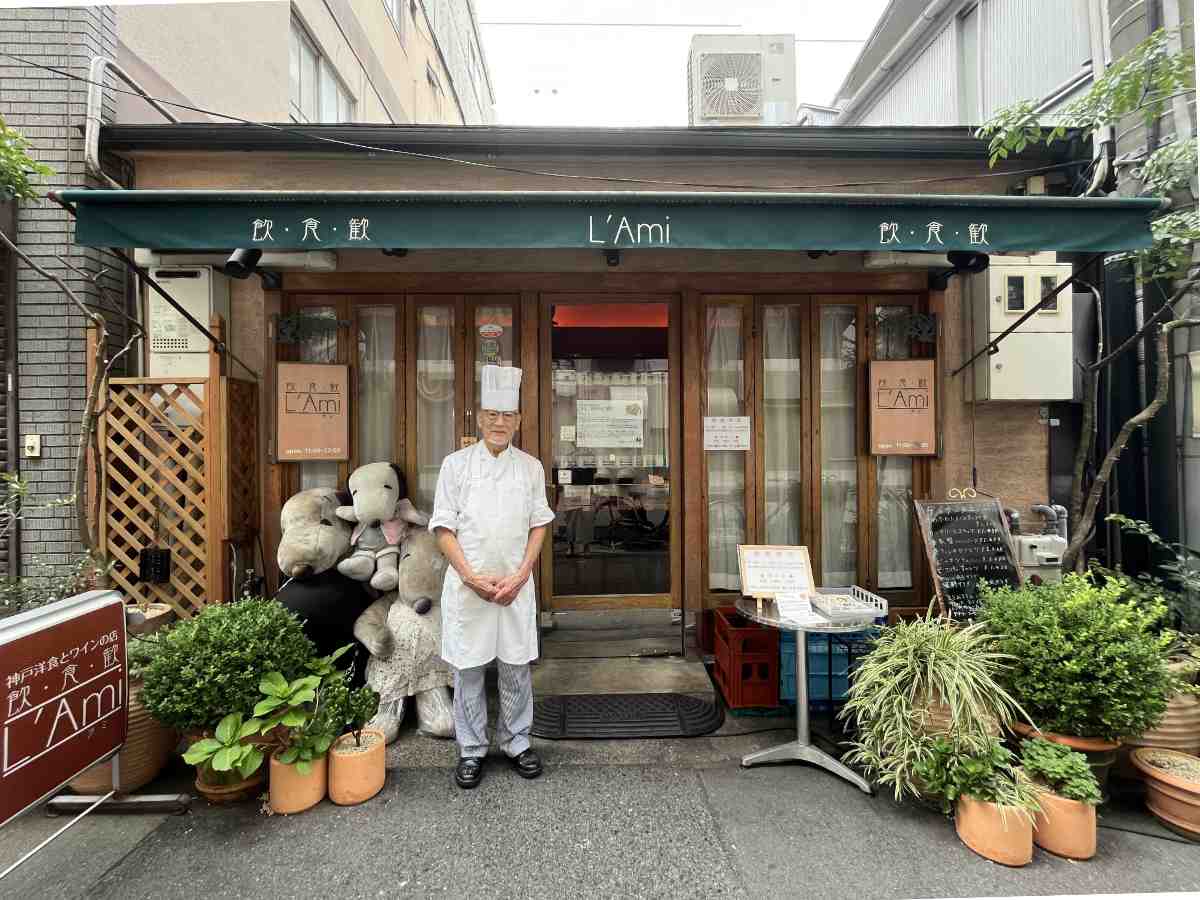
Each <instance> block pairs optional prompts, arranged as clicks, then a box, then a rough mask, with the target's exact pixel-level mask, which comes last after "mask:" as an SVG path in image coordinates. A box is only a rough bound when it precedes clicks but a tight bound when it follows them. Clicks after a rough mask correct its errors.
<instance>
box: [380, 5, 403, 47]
mask: <svg viewBox="0 0 1200 900" xmlns="http://www.w3.org/2000/svg"><path fill="white" fill-rule="evenodd" d="M383 8H384V9H385V10H387V15H388V18H389V19H391V20H392V25H393V26H395V28H396V35H397V36H398V37H399V38H400V43H402V44H403V43H404V39H405V36H406V35H405V28H404V0H383Z"/></svg>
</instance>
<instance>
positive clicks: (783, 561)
mask: <svg viewBox="0 0 1200 900" xmlns="http://www.w3.org/2000/svg"><path fill="white" fill-rule="evenodd" d="M737 552H738V570H739V572H740V573H741V576H742V594H743V595H744V596H747V597H764V598H773V597H774V596H775V595H776V594H793V595H794V594H801V595H804V596H810V595H811V594H812V593H813V592H814V591H815V590H816V584H815V583H814V581H813V572H812V562H811V561H810V560H809V558H808V548H807V547H793V546H779V545H773V544H738V548H737Z"/></svg>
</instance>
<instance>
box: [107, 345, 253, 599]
mask: <svg viewBox="0 0 1200 900" xmlns="http://www.w3.org/2000/svg"><path fill="white" fill-rule="evenodd" d="M211 371H212V374H211V375H210V377H209V378H192V379H189V380H188V381H187V383H181V379H168V378H112V379H109V381H108V382H107V384H106V393H105V398H104V406H103V409H104V412H103V414H102V416H101V418H100V423H99V446H100V451H101V452H100V461H99V462H100V465H99V473H98V474H99V482H100V488H101V496H100V529H99V535H100V542H101V545H102V546H103V548H104V551H105V553H106V554H107V557H108V559H109V560H110V561H111V562H112V571H111V579H112V583H113V586H114V587H116V588H117V589H119V590H121V591H123V592H124V593H125V595H126V596H127V597H128V598H129V600H130V601H133V602H160V603H168V604H170V605H171V606H172V607H173V608H174V609H175V611H176V612H177V613H178V614H179V615H181V616H184V617H189V616H192V615H194V614H195V613H197V612H199V611H200V610H202V609H203V608H204V607H205V606H207V605H208V604H210V603H215V602H221V601H222V600H225V599H226V598H228V597H229V596H230V594H231V584H230V583H231V575H230V567H229V558H230V553H229V548H230V546H232V545H234V544H237V545H240V546H242V547H245V548H251V547H252V546H253V543H254V538H255V535H256V532H257V529H258V497H259V491H258V388H257V385H255V384H254V383H253V382H248V381H239V380H237V379H233V378H229V377H227V376H224V375H221V374H220V369H219V365H217V363H216V361H215V358H214V365H213V366H212V370H211ZM214 388H215V389H214ZM151 547H169V548H170V550H171V580H170V582H169V583H166V584H150V583H143V582H141V581H139V580H138V578H137V576H138V570H139V553H140V551H141V550H142V549H143V548H151Z"/></svg>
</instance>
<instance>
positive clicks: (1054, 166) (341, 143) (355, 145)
mask: <svg viewBox="0 0 1200 900" xmlns="http://www.w3.org/2000/svg"><path fill="white" fill-rule="evenodd" d="M0 55H3V56H6V57H8V58H9V59H14V60H16V61H17V62H19V63H21V64H22V65H26V66H30V67H32V68H35V69H42V70H44V71H46V72H51V73H53V74H55V75H59V76H61V77H63V78H68V79H71V80H73V81H79V82H83V83H85V84H96V85H99V86H100V87H102V88H104V89H105V90H107V91H113V92H115V93H118V94H128V95H130V96H132V97H137V98H138V99H141V100H147V101H149V100H153V101H155V102H157V103H161V104H163V105H164V106H173V107H176V108H178V109H185V110H188V111H189V112H195V113H200V114H202V115H207V116H216V117H217V118H221V119H228V120H229V121H231V122H237V123H239V124H242V125H252V126H254V127H256V128H263V129H266V130H268V131H275V132H278V133H281V134H289V135H293V136H297V137H301V138H304V139H306V140H309V141H314V142H318V143H324V144H331V145H334V146H338V147H344V148H348V149H351V150H361V151H364V152H366V153H388V154H392V155H395V156H403V157H407V158H410V159H427V160H432V161H434V162H444V163H451V164H453V165H459V166H469V167H471V168H477V169H487V170H490V171H494V172H507V173H509V174H514V175H529V176H533V177H536V178H562V179H567V180H571V181H603V182H607V183H612V184H648V185H657V186H659V187H686V188H708V189H712V190H744V191H824V190H833V189H841V188H860V187H879V186H886V185H895V184H937V183H940V182H947V181H969V180H974V179H980V178H1015V177H1018V176H1025V175H1042V174H1045V173H1047V172H1052V171H1056V170H1058V169H1069V168H1072V167H1075V166H1080V165H1085V164H1087V163H1088V162H1090V160H1087V159H1074V160H1069V161H1067V162H1061V163H1051V164H1048V165H1044V166H1037V167H1034V168H1030V169H1015V170H1008V171H1004V172H981V173H978V174H975V175H967V174H962V175H940V176H937V177H933V178H895V177H893V178H886V179H880V180H877V181H841V182H832V183H829V184H771V185H761V184H728V183H718V182H706V181H668V180H664V179H657V178H635V177H631V176H619V175H579V174H576V173H572V172H552V171H546V170H540V169H525V168H521V167H518V166H503V165H499V164H497V163H486V162H479V161H478V160H471V159H461V158H459V157H454V156H443V155H441V154H436V153H419V152H417V151H415V150H400V149H398V148H396V147H381V146H377V145H373V144H362V143H359V142H357V141H347V140H342V139H341V138H333V137H326V136H323V135H319V134H312V133H310V132H308V131H306V130H304V129H303V128H302V127H296V126H288V125H272V124H270V123H267V122H258V121H255V120H253V119H243V118H241V117H240V116H234V115H230V114H229V113H221V112H216V111H214V110H210V109H204V108H203V107H199V106H191V105H189V104H187V103H179V102H177V101H174V100H167V99H165V98H161V97H151V96H149V95H145V94H140V93H138V92H137V91H133V90H127V89H125V88H118V87H113V86H110V85H105V84H103V83H102V82H98V81H95V80H93V79H91V78H86V77H84V76H82V75H76V74H74V73H72V72H67V71H64V70H62V69H59V68H56V67H54V66H48V65H45V64H44V63H38V62H34V61H33V60H30V59H26V58H24V57H22V56H19V55H17V54H15V53H4V54H0Z"/></svg>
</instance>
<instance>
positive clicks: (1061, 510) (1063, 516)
mask: <svg viewBox="0 0 1200 900" xmlns="http://www.w3.org/2000/svg"><path fill="white" fill-rule="evenodd" d="M1050 508H1051V509H1052V510H1054V511H1055V512H1056V513H1058V536H1059V537H1061V538H1062V539H1063V540H1064V541H1069V540H1070V539H1071V537H1070V535H1068V534H1067V524H1068V522H1067V508H1066V507H1065V506H1062V505H1060V504H1058V503H1052V504H1050Z"/></svg>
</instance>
